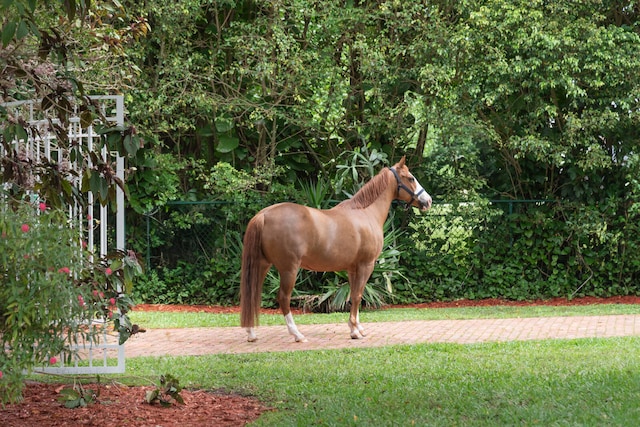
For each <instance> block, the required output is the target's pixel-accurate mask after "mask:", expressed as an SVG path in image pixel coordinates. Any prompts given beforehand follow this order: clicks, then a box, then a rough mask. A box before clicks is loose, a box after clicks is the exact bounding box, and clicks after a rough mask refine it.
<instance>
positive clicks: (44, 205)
mask: <svg viewBox="0 0 640 427" xmlns="http://www.w3.org/2000/svg"><path fill="white" fill-rule="evenodd" d="M38 209H40V212H44V211H46V210H47V204H46V203H44V202H40V204H39V205H38Z"/></svg>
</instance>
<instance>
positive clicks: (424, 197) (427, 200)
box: [415, 179, 432, 211]
mask: <svg viewBox="0 0 640 427" xmlns="http://www.w3.org/2000/svg"><path fill="white" fill-rule="evenodd" d="M415 194H416V196H417V197H418V200H419V201H420V203H421V204H422V207H421V208H420V210H423V211H426V210H427V209H429V208H431V203H432V199H431V196H430V195H429V193H427V192H426V191H425V190H424V188H422V185H420V183H419V182H418V180H417V179H416V192H415Z"/></svg>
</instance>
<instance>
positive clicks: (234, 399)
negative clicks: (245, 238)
mask: <svg viewBox="0 0 640 427" xmlns="http://www.w3.org/2000/svg"><path fill="white" fill-rule="evenodd" d="M589 304H640V297H636V296H626V297H613V298H594V297H586V298H575V299H572V300H570V301H569V300H567V299H566V298H554V299H550V300H544V301H542V300H541V301H506V300H497V299H489V300H480V301H470V300H459V301H451V302H432V303H424V304H411V305H402V306H399V305H394V306H389V308H398V307H405V308H448V307H470V306H491V305H508V306H530V305H550V306H566V305H589ZM135 310H137V311H173V312H175V311H177V312H206V313H239V312H240V309H239V307H220V306H203V305H159V304H140V305H137V306H136V307H135ZM262 311H263V312H270V313H279V310H273V309H263V310H262ZM294 313H295V314H302V310H294ZM63 387H64V386H62V385H60V384H43V383H37V382H29V383H28V384H27V385H26V387H25V390H24V400H23V401H22V402H20V403H18V404H12V405H6V406H5V407H4V408H2V407H0V421H1V422H0V424H1V425H2V427H13V426H34V425H41V426H51V427H62V426H65V427H66V426H68V427H75V426H107V425H126V426H130V427H142V426H163V427H186V426H198V425H215V426H243V425H245V424H247V423H248V422H251V421H253V420H255V419H256V418H258V417H259V416H260V414H262V413H263V412H265V411H268V410H269V408H267V407H266V406H264V405H263V404H262V403H260V402H259V401H258V400H256V399H253V398H250V397H244V396H239V395H234V394H224V393H216V392H209V391H204V390H183V391H182V392H181V395H182V397H183V399H184V401H185V405H184V406H182V405H177V404H174V405H172V406H171V407H168V408H165V407H161V406H159V405H150V404H148V403H145V401H144V398H145V392H146V391H147V390H149V389H151V388H150V387H127V386H123V385H116V384H109V385H105V384H102V385H100V386H99V389H100V395H99V396H98V398H97V402H96V403H94V404H92V405H90V406H88V407H86V408H76V409H67V408H65V407H64V406H63V405H62V403H60V402H59V401H58V399H57V398H58V396H59V395H60V390H61V389H62V388H63ZM97 387H98V386H97V385H85V386H84V388H85V389H88V388H90V389H95V388H97Z"/></svg>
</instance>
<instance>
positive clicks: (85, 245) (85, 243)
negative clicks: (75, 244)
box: [82, 240, 87, 249]
mask: <svg viewBox="0 0 640 427" xmlns="http://www.w3.org/2000/svg"><path fill="white" fill-rule="evenodd" d="M82 249H87V242H85V241H84V240H83V241H82Z"/></svg>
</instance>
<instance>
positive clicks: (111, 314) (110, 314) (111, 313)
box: [107, 311, 113, 319]
mask: <svg viewBox="0 0 640 427" xmlns="http://www.w3.org/2000/svg"><path fill="white" fill-rule="evenodd" d="M107 316H109V319H113V311H110V312H109V314H107Z"/></svg>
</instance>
